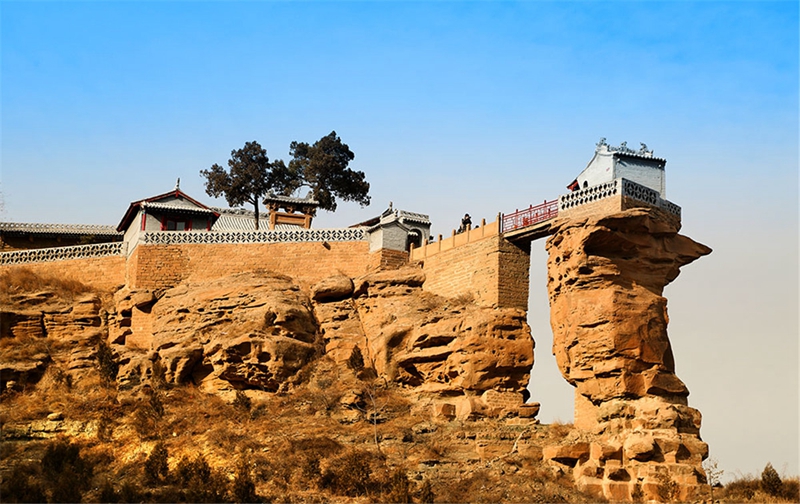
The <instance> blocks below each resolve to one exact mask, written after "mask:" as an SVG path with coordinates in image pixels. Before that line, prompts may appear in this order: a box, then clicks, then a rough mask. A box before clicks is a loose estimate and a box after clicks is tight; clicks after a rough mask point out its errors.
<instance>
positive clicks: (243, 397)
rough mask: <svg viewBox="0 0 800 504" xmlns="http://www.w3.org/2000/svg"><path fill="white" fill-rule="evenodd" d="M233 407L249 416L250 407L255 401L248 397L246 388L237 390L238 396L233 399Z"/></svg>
mask: <svg viewBox="0 0 800 504" xmlns="http://www.w3.org/2000/svg"><path fill="white" fill-rule="evenodd" d="M233 407H234V408H235V409H236V410H238V411H241V412H242V413H245V414H246V415H247V416H249V414H250V409H251V408H252V407H253V402H252V401H251V400H250V398H249V397H247V394H246V393H245V392H244V390H237V391H236V398H235V399H234V400H233Z"/></svg>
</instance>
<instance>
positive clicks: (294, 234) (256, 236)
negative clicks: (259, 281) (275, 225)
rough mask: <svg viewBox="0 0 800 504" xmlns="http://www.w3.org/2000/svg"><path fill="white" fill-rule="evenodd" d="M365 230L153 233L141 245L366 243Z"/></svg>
mask: <svg viewBox="0 0 800 504" xmlns="http://www.w3.org/2000/svg"><path fill="white" fill-rule="evenodd" d="M366 239H367V232H366V230H364V228H334V229H296V230H275V231H213V232H210V233H209V232H207V231H184V232H181V231H150V232H146V233H143V234H142V237H141V243H144V244H148V245H179V244H184V243H277V242H325V241H328V242H336V241H365V240H366Z"/></svg>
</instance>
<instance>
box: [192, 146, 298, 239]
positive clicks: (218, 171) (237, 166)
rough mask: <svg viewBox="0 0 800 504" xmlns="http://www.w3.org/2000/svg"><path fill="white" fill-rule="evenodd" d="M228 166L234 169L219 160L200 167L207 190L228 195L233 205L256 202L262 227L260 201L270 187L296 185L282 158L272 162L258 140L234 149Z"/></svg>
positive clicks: (230, 203)
mask: <svg viewBox="0 0 800 504" xmlns="http://www.w3.org/2000/svg"><path fill="white" fill-rule="evenodd" d="M228 167H229V168H230V171H226V170H225V169H224V168H223V167H222V166H220V165H218V164H216V163H215V164H214V165H212V166H211V168H210V169H208V170H201V171H200V174H201V175H202V176H203V177H205V178H206V193H207V194H208V195H209V196H213V197H215V198H218V197H220V196H225V200H226V201H227V202H228V205H230V206H232V207H233V206H240V205H244V204H247V203H249V204H252V205H253V208H254V209H255V216H254V217H255V225H256V229H258V223H259V217H258V214H259V211H258V204H259V201H260V200H261V199H262V198H263V197H264V196H266V195H267V194H268V193H269V192H270V191H278V192H284V191H286V190H287V188H288V187H290V186H291V185H293V184H292V180H293V177H292V176H291V175H290V173H289V170H288V168H287V167H286V165H285V164H284V163H283V161H282V160H280V159H278V160H276V161H274V162H272V163H270V161H269V158H268V157H267V151H266V149H263V148H261V145H259V143H258V142H256V141H253V142H245V144H244V148H242V149H238V150H232V151H231V158H230V159H229V160H228Z"/></svg>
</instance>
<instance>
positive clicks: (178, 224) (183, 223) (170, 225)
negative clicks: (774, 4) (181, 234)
mask: <svg viewBox="0 0 800 504" xmlns="http://www.w3.org/2000/svg"><path fill="white" fill-rule="evenodd" d="M191 230H192V220H191V219H190V218H187V217H174V216H168V217H162V218H161V231H191Z"/></svg>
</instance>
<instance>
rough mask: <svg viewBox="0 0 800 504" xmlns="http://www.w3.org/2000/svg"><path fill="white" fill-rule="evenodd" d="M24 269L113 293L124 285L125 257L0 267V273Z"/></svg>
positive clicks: (92, 258)
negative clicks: (75, 281)
mask: <svg viewBox="0 0 800 504" xmlns="http://www.w3.org/2000/svg"><path fill="white" fill-rule="evenodd" d="M21 269H26V270H29V271H32V272H34V273H36V274H37V275H41V276H49V277H56V278H60V279H63V280H77V281H78V282H81V283H83V284H85V285H88V286H90V287H92V288H94V289H97V290H101V291H113V290H115V289H116V288H117V287H120V286H122V285H123V284H124V283H125V257H123V256H109V257H91V258H86V259H68V260H65V261H52V262H39V263H28V264H15V265H3V266H0V273H6V272H13V271H14V270H21Z"/></svg>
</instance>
